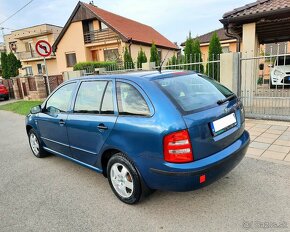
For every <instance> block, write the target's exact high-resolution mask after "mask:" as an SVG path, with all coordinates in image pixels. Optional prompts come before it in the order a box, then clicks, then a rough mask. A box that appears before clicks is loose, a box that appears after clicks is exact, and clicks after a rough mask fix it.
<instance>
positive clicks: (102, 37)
mask: <svg viewBox="0 0 290 232" xmlns="http://www.w3.org/2000/svg"><path fill="white" fill-rule="evenodd" d="M118 39H120V37H119V36H118V35H117V34H116V33H115V32H114V31H112V30H110V29H105V30H97V31H90V32H88V33H84V40H85V44H89V43H104V42H108V41H114V40H118Z"/></svg>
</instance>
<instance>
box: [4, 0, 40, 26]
mask: <svg viewBox="0 0 290 232" xmlns="http://www.w3.org/2000/svg"><path fill="white" fill-rule="evenodd" d="M33 1H34V0H30V1H29V2H28V3H26V4H25V5H24V6H23V7H21V8H20V9H19V10H17V11H16V12H15V13H13V14H12V15H10V16H9V17H8V18H6V19H5V20H3V21H2V22H0V25H1V24H3V23H5V22H6V21H8V20H9V19H11V18H12V17H13V16H14V15H16V14H17V13H19V12H20V11H21V10H23V9H24V8H25V7H27V6H28V5H29V4H30V3H32V2H33Z"/></svg>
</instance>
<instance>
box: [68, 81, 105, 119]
mask: <svg viewBox="0 0 290 232" xmlns="http://www.w3.org/2000/svg"><path fill="white" fill-rule="evenodd" d="M107 83H108V82H107V81H86V82H82V83H81V86H80V88H79V91H78V94H77V97H76V102H75V107H74V112H75V113H88V114H99V113H100V108H101V102H102V98H103V94H104V91H105V88H106V86H107Z"/></svg>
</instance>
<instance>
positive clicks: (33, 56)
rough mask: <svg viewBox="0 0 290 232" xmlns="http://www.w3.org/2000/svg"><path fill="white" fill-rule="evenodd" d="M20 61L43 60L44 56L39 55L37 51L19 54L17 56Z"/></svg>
mask: <svg viewBox="0 0 290 232" xmlns="http://www.w3.org/2000/svg"><path fill="white" fill-rule="evenodd" d="M16 56H17V58H18V59H19V60H29V59H40V58H43V57H42V56H40V55H38V53H37V52H35V51H30V52H17V54H16Z"/></svg>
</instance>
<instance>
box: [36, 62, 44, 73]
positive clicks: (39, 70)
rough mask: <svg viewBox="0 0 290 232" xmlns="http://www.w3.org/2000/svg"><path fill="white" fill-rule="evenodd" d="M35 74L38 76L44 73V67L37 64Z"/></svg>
mask: <svg viewBox="0 0 290 232" xmlns="http://www.w3.org/2000/svg"><path fill="white" fill-rule="evenodd" d="M37 73H38V74H43V73H45V65H44V64H37Z"/></svg>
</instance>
